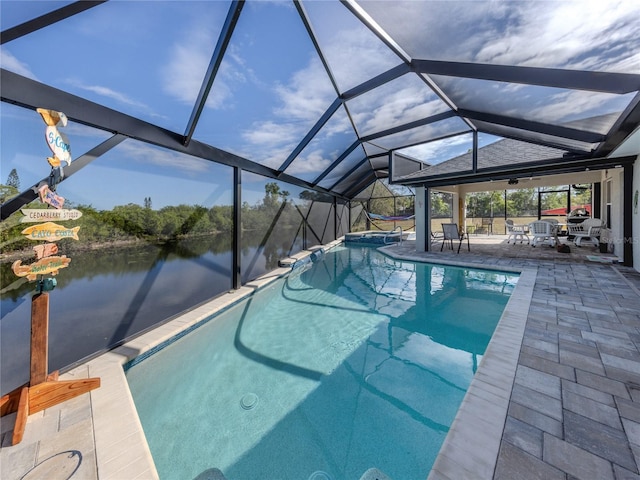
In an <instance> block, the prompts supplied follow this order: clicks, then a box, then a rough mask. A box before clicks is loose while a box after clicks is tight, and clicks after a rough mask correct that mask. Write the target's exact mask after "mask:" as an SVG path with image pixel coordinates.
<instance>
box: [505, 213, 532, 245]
mask: <svg viewBox="0 0 640 480" xmlns="http://www.w3.org/2000/svg"><path fill="white" fill-rule="evenodd" d="M505 225H506V227H507V235H508V237H507V243H509V242H510V241H511V239H512V238H513V244H514V245H515V244H516V241H517V240H518V239H519V240H520V243H522V242H523V241H524V239H525V237H526V239H527V243H531V242H530V240H529V235H527V232H526V231H525V226H524V225H515V224H514V223H513V220H510V219H509V220H505Z"/></svg>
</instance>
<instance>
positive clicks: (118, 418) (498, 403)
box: [77, 240, 537, 480]
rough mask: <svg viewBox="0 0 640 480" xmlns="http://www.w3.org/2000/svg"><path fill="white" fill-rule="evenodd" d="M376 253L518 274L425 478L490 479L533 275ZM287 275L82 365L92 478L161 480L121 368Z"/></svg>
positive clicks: (266, 278)
mask: <svg viewBox="0 0 640 480" xmlns="http://www.w3.org/2000/svg"><path fill="white" fill-rule="evenodd" d="M340 244H342V241H341V240H336V241H334V242H331V243H329V244H327V245H323V246H321V247H312V248H311V249H309V250H306V251H304V252H300V253H299V254H297V255H296V259H299V258H301V256H306V255H311V254H312V253H313V252H314V251H316V250H317V249H318V248H322V249H323V250H325V251H327V250H329V249H331V248H333V247H335V246H337V245H340ZM378 250H380V251H381V252H382V253H384V254H386V255H389V256H391V257H394V258H398V259H405V260H409V261H415V262H420V263H433V264H443V265H450V266H457V267H466V268H474V269H481V270H497V271H502V272H511V273H519V274H520V278H519V280H518V283H517V285H516V287H515V289H514V291H513V293H512V294H511V296H510V298H509V301H508V302H507V305H506V306H505V310H504V311H503V313H502V315H501V317H500V320H499V322H498V325H497V326H496V330H495V332H494V334H493V335H492V337H491V340H490V342H489V345H488V346H487V350H486V351H485V354H484V356H483V358H482V361H481V362H480V364H479V366H478V370H477V372H476V374H475V375H474V377H473V380H472V382H471V384H470V386H469V389H468V390H467V392H466V394H465V396H464V398H463V401H462V404H461V405H460V408H459V409H458V412H457V414H456V416H455V418H454V421H453V423H452V425H451V428H450V429H449V432H448V434H447V436H446V438H445V441H444V443H443V445H442V447H441V448H440V450H439V453H438V456H437V458H436V461H435V462H434V465H433V467H432V469H431V471H430V473H429V476H428V480H439V479H456V480H457V479H459V478H466V477H469V476H470V475H471V476H472V477H473V478H477V479H478V480H480V479H484V478H486V479H491V478H493V472H494V470H495V465H496V463H497V458H498V453H499V447H500V442H501V439H502V431H503V428H504V424H505V421H506V416H507V409H508V404H509V400H510V397H511V390H512V387H513V383H514V380H515V373H516V368H517V364H518V357H519V352H520V347H521V343H522V338H523V336H524V325H525V323H526V320H527V316H528V311H529V305H530V303H531V299H532V296H533V286H534V284H535V280H536V276H537V268H531V267H523V268H514V267H504V266H494V267H493V266H486V265H474V264H473V262H453V261H438V260H434V259H425V258H424V257H419V256H415V255H403V254H398V253H395V252H394V253H393V254H390V253H389V252H388V251H385V247H381V248H379V249H378ZM290 272H291V267H280V268H277V269H275V270H273V271H271V272H268V273H267V274H265V275H263V276H262V277H259V278H258V279H256V280H254V281H251V282H248V283H247V284H246V285H244V286H242V287H241V288H240V289H238V290H232V291H230V292H228V293H226V294H222V295H220V296H219V297H216V298H214V299H212V300H211V301H209V302H206V303H204V304H202V305H200V306H198V307H196V308H194V309H193V310H191V311H189V312H186V313H185V314H184V315H181V316H179V317H177V318H175V319H173V320H170V321H169V322H167V323H165V324H163V325H160V326H158V327H157V328H155V329H153V330H150V331H148V332H146V333H144V334H142V335H141V336H139V337H137V338H135V339H133V340H131V341H130V342H127V343H125V344H124V345H122V346H120V347H117V348H115V349H113V350H111V351H109V352H106V353H104V354H103V355H101V356H99V357H97V358H95V359H93V360H91V361H89V362H87V363H86V364H85V365H86V367H88V369H89V374H90V376H98V377H100V378H101V380H102V386H101V388H99V389H96V390H93V391H92V392H90V395H91V404H92V412H93V428H94V441H95V448H96V450H95V451H96V464H97V465H96V466H97V471H98V478H100V479H101V480H109V479H113V480H119V479H121V478H122V475H123V474H124V473H125V472H126V473H127V476H128V477H129V478H145V479H146V478H159V476H158V473H157V470H156V467H155V463H154V461H153V457H152V455H151V451H150V448H149V445H148V442H147V440H146V436H145V434H144V430H143V428H142V424H141V422H140V419H139V416H138V413H137V410H136V407H135V403H134V401H133V397H132V395H131V392H130V389H129V386H128V383H127V379H126V376H125V369H124V367H125V365H126V364H127V363H128V362H131V361H132V360H134V359H135V358H137V357H139V356H141V355H143V354H144V353H146V352H148V351H149V350H151V349H154V348H156V347H158V346H159V345H162V344H163V343H166V342H168V341H169V340H170V339H171V338H172V337H174V336H176V335H178V334H180V333H181V332H184V331H185V330H189V329H193V328H195V327H197V326H198V324H204V323H206V321H208V319H209V318H211V317H212V316H213V315H214V314H216V313H217V312H218V311H220V310H224V309H226V308H229V307H230V306H231V305H233V304H235V303H237V302H239V301H241V300H242V299H244V298H246V297H248V296H250V295H252V294H253V293H255V292H256V291H257V290H259V289H261V288H263V287H265V286H267V285H269V284H271V283H272V282H274V281H276V280H278V279H279V278H281V277H283V276H285V275H287V274H288V273H290ZM496 366H497V367H499V368H495V367H496ZM81 367H82V366H78V367H77V368H81ZM479 433H480V434H479ZM480 467H482V468H480ZM132 475H133V476H132ZM394 480H395V479H394Z"/></svg>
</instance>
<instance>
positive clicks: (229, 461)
mask: <svg viewBox="0 0 640 480" xmlns="http://www.w3.org/2000/svg"><path fill="white" fill-rule="evenodd" d="M296 270H297V271H294V273H292V274H291V275H289V276H287V277H286V278H283V279H281V280H279V281H277V282H275V283H273V284H271V285H270V286H268V287H266V288H264V289H262V290H260V291H258V292H257V293H256V294H255V295H253V296H252V297H250V298H249V299H248V300H246V301H243V302H241V303H239V304H237V305H235V306H233V307H232V308H230V309H228V310H226V311H225V312H224V313H223V314H222V315H219V316H218V317H216V320H215V321H210V322H207V323H206V324H205V325H203V326H201V327H200V328H198V329H196V330H194V331H193V332H191V333H190V334H188V335H186V336H185V337H183V338H181V339H179V340H177V341H175V342H172V343H170V344H169V345H167V346H166V347H165V348H163V349H162V350H161V351H160V353H158V354H155V355H151V356H150V357H148V358H146V359H145V360H144V361H142V362H140V363H137V364H135V365H134V366H132V367H131V368H129V369H128V370H127V377H128V381H129V384H130V388H131V392H132V394H133V397H134V400H135V403H136V407H137V409H138V414H139V416H140V419H141V422H142V425H143V428H144V430H145V434H146V437H147V441H148V443H149V446H150V449H151V452H152V454H153V457H154V460H155V463H156V468H157V469H158V472H159V474H160V477H161V478H163V479H165V478H168V479H170V478H181V479H182V478H197V477H198V476H201V477H200V478H206V477H207V475H208V476H211V477H213V473H212V472H214V471H216V470H214V469H219V470H220V471H222V472H223V473H224V475H225V476H226V478H228V479H229V480H240V479H255V478H265V479H307V478H309V479H327V478H331V479H334V480H338V479H354V478H355V479H358V478H360V477H361V476H362V475H363V474H364V473H365V472H366V471H367V470H368V469H370V468H378V469H379V470H380V471H382V472H384V473H385V474H386V475H388V476H389V477H390V478H392V479H395V480H398V479H413V478H420V479H424V478H426V476H427V474H428V472H429V470H430V468H431V465H432V464H433V461H434V459H435V457H436V455H437V453H438V450H439V449H440V446H441V445H442V442H443V440H444V437H445V436H446V434H447V431H448V429H449V426H450V424H451V422H452V420H453V418H454V417H455V414H456V412H457V409H458V407H459V405H460V403H461V401H462V398H463V397H464V394H465V392H466V389H467V387H468V386H469V383H470V382H471V379H472V377H473V374H474V372H475V369H476V367H477V365H478V362H479V361H480V359H481V357H482V354H483V353H484V349H485V348H486V345H487V343H488V341H489V339H490V337H491V334H492V332H493V330H494V328H495V326H496V324H497V321H498V319H499V318H500V315H501V312H502V310H503V309H504V306H505V304H506V302H507V300H508V297H509V295H510V293H511V292H512V291H513V288H514V287H515V284H516V282H517V275H514V274H511V273H504V272H495V271H487V270H474V269H466V268H457V267H443V266H437V265H430V264H422V263H412V262H407V261H398V260H392V259H390V258H388V257H386V256H384V255H382V254H380V253H378V252H377V251H376V250H374V249H369V248H363V247H337V248H334V249H333V250H331V251H329V252H328V253H327V254H326V255H325V256H324V258H323V259H322V261H318V262H316V263H314V264H307V266H305V267H304V268H301V269H296Z"/></svg>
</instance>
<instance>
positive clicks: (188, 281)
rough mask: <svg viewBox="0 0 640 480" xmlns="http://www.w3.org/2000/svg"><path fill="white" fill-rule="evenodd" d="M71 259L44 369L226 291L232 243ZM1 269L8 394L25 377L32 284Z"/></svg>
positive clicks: (53, 304)
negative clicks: (47, 360) (47, 365)
mask: <svg viewBox="0 0 640 480" xmlns="http://www.w3.org/2000/svg"><path fill="white" fill-rule="evenodd" d="M254 252H255V248H254V249H251V248H247V249H246V250H245V252H243V253H244V254H245V255H246V256H253V254H254ZM70 256H71V255H70ZM72 258H73V260H72V263H71V266H70V268H67V269H65V270H61V271H60V273H59V274H58V275H57V276H56V279H57V282H58V283H57V287H56V289H55V290H54V291H53V292H52V293H51V295H50V326H49V370H55V369H59V368H62V367H65V366H67V365H70V364H72V363H74V362H77V361H78V360H80V359H82V358H84V357H86V356H89V355H92V354H94V353H95V352H99V351H102V350H104V349H106V348H108V347H112V346H114V345H117V344H118V343H120V342H122V340H123V339H125V338H127V337H130V336H132V335H135V334H137V333H139V332H141V331H144V330H146V329H148V328H149V327H151V326H153V325H154V324H156V323H158V322H161V321H163V320H166V319H168V318H169V317H171V316H174V315H176V314H178V313H180V312H182V311H184V310H186V309H188V308H191V307H193V306H195V305H198V304H200V303H202V302H204V301H206V300H208V299H210V298H212V297H214V296H216V295H218V294H220V293H222V292H225V291H227V290H229V289H230V288H231V252H230V240H229V237H228V236H224V235H217V236H206V237H199V238H190V239H183V240H177V241H174V242H168V243H165V244H162V245H148V244H145V245H136V246H129V247H121V248H117V249H106V250H95V251H85V252H75V253H73V254H72ZM0 268H1V269H2V285H3V287H4V288H3V291H2V295H1V305H0V306H1V309H2V323H1V325H0V327H1V334H2V338H1V340H0V341H1V344H0V345H1V351H0V359H1V369H2V370H1V373H2V375H1V377H2V378H1V384H0V385H1V391H2V393H6V392H8V391H11V390H13V389H14V388H16V387H18V386H19V385H21V384H23V383H25V382H26V381H28V378H29V341H30V338H29V337H30V319H31V296H32V295H33V293H34V285H35V284H34V283H33V282H26V281H24V280H21V279H16V277H15V275H14V274H13V272H11V262H9V263H4V264H2V265H1V266H0ZM5 285H6V286H5Z"/></svg>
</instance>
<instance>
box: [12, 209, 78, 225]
mask: <svg viewBox="0 0 640 480" xmlns="http://www.w3.org/2000/svg"><path fill="white" fill-rule="evenodd" d="M20 211H21V212H22V215H24V217H22V218H20V223H35V222H43V221H45V220H50V221H53V220H56V221H58V222H64V221H66V220H77V219H78V218H80V217H81V216H82V212H81V211H80V210H75V209H73V210H69V209H56V210H54V209H52V208H32V209H28V208H23V209H21V210H20Z"/></svg>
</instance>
